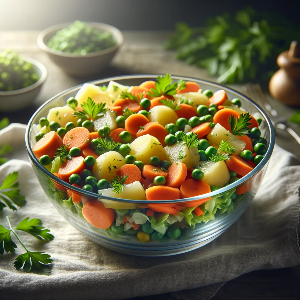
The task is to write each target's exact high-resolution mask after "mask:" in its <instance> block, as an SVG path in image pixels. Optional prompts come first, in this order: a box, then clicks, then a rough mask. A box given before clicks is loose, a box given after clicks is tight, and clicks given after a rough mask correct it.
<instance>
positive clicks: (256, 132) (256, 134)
mask: <svg viewBox="0 0 300 300" xmlns="http://www.w3.org/2000/svg"><path fill="white" fill-rule="evenodd" d="M260 135H261V132H260V130H259V128H257V127H253V128H251V129H250V132H249V136H250V137H251V138H253V139H258V138H259V137H260Z"/></svg>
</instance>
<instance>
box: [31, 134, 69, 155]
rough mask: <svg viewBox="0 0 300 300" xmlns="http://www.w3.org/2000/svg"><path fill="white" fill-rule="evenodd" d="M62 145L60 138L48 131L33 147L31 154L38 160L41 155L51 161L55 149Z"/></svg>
mask: <svg viewBox="0 0 300 300" xmlns="http://www.w3.org/2000/svg"><path fill="white" fill-rule="evenodd" d="M62 144H63V140H62V138H61V137H60V136H59V135H58V134H57V133H56V132H55V131H50V132H48V133H46V134H45V135H44V136H43V137H42V138H41V139H40V140H39V141H38V142H37V143H36V144H35V145H34V147H33V152H34V154H35V156H36V157H37V158H38V159H39V158H40V157H41V156H43V155H49V156H50V158H51V159H53V158H54V156H55V153H56V150H57V148H59V147H60V146H61V145H62Z"/></svg>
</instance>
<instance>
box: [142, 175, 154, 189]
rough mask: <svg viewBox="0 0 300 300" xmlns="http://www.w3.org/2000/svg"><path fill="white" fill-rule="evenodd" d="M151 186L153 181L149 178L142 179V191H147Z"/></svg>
mask: <svg viewBox="0 0 300 300" xmlns="http://www.w3.org/2000/svg"><path fill="white" fill-rule="evenodd" d="M150 185H151V186H153V181H152V180H151V179H149V178H146V179H144V181H143V188H144V190H146V189H148V188H149V187H151V186H150Z"/></svg>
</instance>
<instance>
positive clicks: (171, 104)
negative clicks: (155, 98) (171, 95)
mask: <svg viewBox="0 0 300 300" xmlns="http://www.w3.org/2000/svg"><path fill="white" fill-rule="evenodd" d="M159 102H160V103H162V104H164V105H165V106H168V107H170V108H172V109H174V110H179V109H180V107H179V105H178V104H177V103H176V102H175V101H174V100H171V99H162V100H159Z"/></svg>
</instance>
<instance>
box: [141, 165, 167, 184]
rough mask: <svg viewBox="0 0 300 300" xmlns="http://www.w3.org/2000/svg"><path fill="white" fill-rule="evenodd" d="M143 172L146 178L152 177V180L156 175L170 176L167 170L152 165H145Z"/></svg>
mask: <svg viewBox="0 0 300 300" xmlns="http://www.w3.org/2000/svg"><path fill="white" fill-rule="evenodd" d="M142 174H143V176H144V177H145V178H147V179H150V180H152V181H153V179H154V178H155V177H156V176H164V177H165V178H167V176H168V173H167V172H164V171H162V170H161V169H160V168H158V167H155V166H152V165H144V167H143V170H142Z"/></svg>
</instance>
